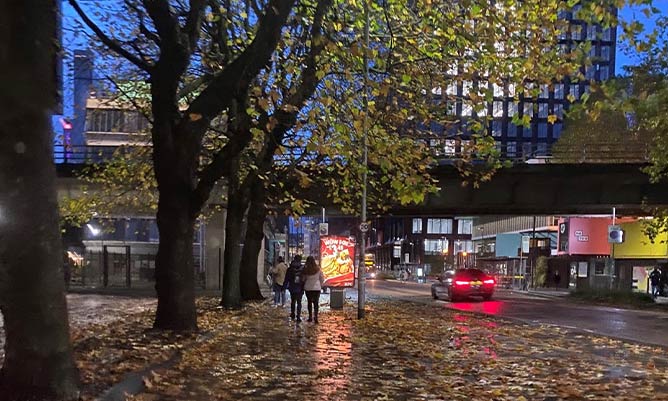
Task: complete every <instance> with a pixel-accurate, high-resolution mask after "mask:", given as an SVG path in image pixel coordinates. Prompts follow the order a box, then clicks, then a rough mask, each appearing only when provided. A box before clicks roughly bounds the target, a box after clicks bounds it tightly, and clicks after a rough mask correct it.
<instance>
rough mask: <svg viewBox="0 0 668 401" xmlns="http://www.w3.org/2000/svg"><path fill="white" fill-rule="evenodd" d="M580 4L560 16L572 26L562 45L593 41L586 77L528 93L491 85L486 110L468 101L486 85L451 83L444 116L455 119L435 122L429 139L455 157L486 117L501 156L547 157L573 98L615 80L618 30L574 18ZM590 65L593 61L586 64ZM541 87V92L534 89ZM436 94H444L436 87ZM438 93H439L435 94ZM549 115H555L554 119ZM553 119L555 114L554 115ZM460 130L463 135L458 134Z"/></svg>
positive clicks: (583, 69) (444, 154)
mask: <svg viewBox="0 0 668 401" xmlns="http://www.w3.org/2000/svg"><path fill="white" fill-rule="evenodd" d="M580 7H581V6H579V5H578V6H575V7H574V8H573V9H572V10H571V11H567V12H561V13H560V15H559V18H561V19H562V20H567V21H569V29H568V31H567V32H563V33H562V34H561V35H560V37H559V38H558V46H560V47H561V48H562V49H563V53H568V52H570V51H572V50H574V48H575V47H577V46H581V45H582V44H583V43H589V44H591V47H590V51H589V54H588V57H589V60H590V61H591V65H583V66H582V67H581V73H582V76H583V77H584V78H583V79H580V78H579V79H574V78H568V77H567V78H565V79H563V80H562V81H560V82H555V83H553V84H552V85H540V86H539V87H538V88H536V87H532V86H531V85H532V84H531V83H528V84H526V87H527V88H528V89H533V91H531V92H537V93H529V91H518V90H517V88H516V86H515V85H512V84H506V85H505V86H501V85H496V84H490V85H491V86H490V87H488V90H490V91H491V92H492V93H493V100H492V101H491V102H489V103H488V104H487V107H485V108H484V109H482V110H478V111H476V110H475V109H474V107H473V104H472V103H471V101H470V100H469V93H471V92H473V91H476V90H480V89H481V88H480V85H488V84H487V83H481V82H471V81H463V82H462V81H459V82H457V81H453V82H451V83H450V84H449V85H448V86H447V87H446V88H444V92H445V93H444V94H443V95H445V96H444V97H445V98H447V99H448V100H447V102H446V104H445V107H446V114H447V115H449V116H450V120H451V121H457V123H455V124H453V125H452V126H450V127H448V128H445V127H443V126H438V124H432V126H431V127H429V130H430V131H431V132H432V133H433V134H436V136H437V137H439V138H434V139H431V140H430V145H431V147H432V148H433V149H434V150H435V152H436V154H437V155H438V156H442V157H445V158H447V157H451V156H456V155H457V154H458V153H459V152H460V151H461V149H462V146H463V145H466V143H467V140H468V135H467V129H466V124H467V121H469V120H471V119H475V118H487V119H489V124H488V126H487V133H488V135H490V136H491V137H493V138H494V139H495V141H496V143H497V148H498V149H499V150H500V151H501V154H502V155H503V156H505V157H507V158H511V159H512V158H517V159H520V160H524V159H529V158H532V157H535V156H543V155H548V154H549V153H550V149H551V145H552V144H553V143H554V142H556V141H557V140H558V139H559V137H560V136H561V134H562V132H563V130H564V112H565V111H566V110H568V108H569V106H570V104H571V101H576V102H577V101H578V100H580V99H581V98H582V95H583V94H585V93H588V92H589V90H590V85H591V83H592V82H599V81H605V80H608V79H610V78H612V76H613V74H614V71H615V44H616V36H617V35H616V28H615V27H608V28H603V27H602V26H599V25H593V24H587V23H585V22H583V21H581V20H578V19H576V17H575V15H577V12H578V10H579V8H580ZM587 64H589V63H587ZM536 89H537V90H536ZM437 92H441V89H438V90H437ZM435 94H437V95H440V94H441V93H435ZM516 116H517V118H519V119H520V120H521V119H522V118H524V116H528V117H530V118H531V124H530V126H529V127H525V126H521V125H516V124H514V123H513V119H514V117H516ZM548 116H555V117H556V120H555V121H553V122H550V121H549V120H548ZM553 118H554V117H553ZM460 133H461V134H460Z"/></svg>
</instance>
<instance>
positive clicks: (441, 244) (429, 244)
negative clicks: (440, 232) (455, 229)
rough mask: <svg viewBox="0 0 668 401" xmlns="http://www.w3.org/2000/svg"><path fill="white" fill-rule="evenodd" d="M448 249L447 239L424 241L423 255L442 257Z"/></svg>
mask: <svg viewBox="0 0 668 401" xmlns="http://www.w3.org/2000/svg"><path fill="white" fill-rule="evenodd" d="M447 249H448V240H447V239H425V240H424V253H425V254H426V255H443V254H444V253H445V251H446V250H447Z"/></svg>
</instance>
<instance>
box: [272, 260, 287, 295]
mask: <svg viewBox="0 0 668 401" xmlns="http://www.w3.org/2000/svg"><path fill="white" fill-rule="evenodd" d="M287 271H288V266H287V265H286V264H285V262H284V261H283V257H282V256H279V257H278V259H276V264H275V265H274V267H272V268H271V270H269V273H271V275H272V277H273V279H274V285H273V287H274V306H278V304H279V303H280V305H281V306H285V287H284V284H285V273H286V272H287Z"/></svg>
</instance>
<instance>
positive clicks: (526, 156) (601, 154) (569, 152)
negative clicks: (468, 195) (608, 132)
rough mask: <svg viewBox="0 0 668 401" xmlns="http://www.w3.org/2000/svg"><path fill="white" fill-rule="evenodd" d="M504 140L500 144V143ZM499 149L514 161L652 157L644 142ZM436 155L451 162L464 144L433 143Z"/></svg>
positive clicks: (646, 159)
mask: <svg viewBox="0 0 668 401" xmlns="http://www.w3.org/2000/svg"><path fill="white" fill-rule="evenodd" d="M501 145H502V144H500V146H501ZM505 145H506V148H505V149H500V157H499V160H500V161H503V162H510V163H512V164H521V163H528V164H583V163H589V164H602V163H605V164H624V163H634V164H635V163H648V162H649V161H650V151H649V145H648V144H645V143H585V144H577V145H572V144H558V143H557V144H553V145H552V146H551V147H548V146H547V144H523V143H521V142H518V143H517V144H516V147H515V148H509V147H508V145H507V144H505ZM431 148H432V150H433V151H434V155H435V156H436V158H437V159H438V160H440V161H441V163H444V164H450V163H456V162H458V161H463V160H464V159H465V158H464V157H462V156H463V155H462V153H461V150H460V149H461V148H459V149H453V148H449V149H448V152H445V151H444V147H440V148H439V146H432V147H431ZM466 160H471V161H472V162H473V163H476V162H483V161H484V159H483V158H482V157H476V155H475V154H473V155H471V156H469V157H467V158H466Z"/></svg>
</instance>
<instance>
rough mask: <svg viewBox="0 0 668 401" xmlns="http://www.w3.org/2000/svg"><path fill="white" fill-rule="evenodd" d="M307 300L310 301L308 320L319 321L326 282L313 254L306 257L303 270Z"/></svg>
mask: <svg viewBox="0 0 668 401" xmlns="http://www.w3.org/2000/svg"><path fill="white" fill-rule="evenodd" d="M302 277H303V280H304V290H305V291H306V301H307V303H308V321H309V322H310V321H313V322H315V323H318V306H319V303H320V290H322V283H324V282H325V275H324V274H322V270H320V266H318V264H317V263H315V259H314V258H313V256H309V257H308V258H306V266H305V267H304V271H303V272H302Z"/></svg>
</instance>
